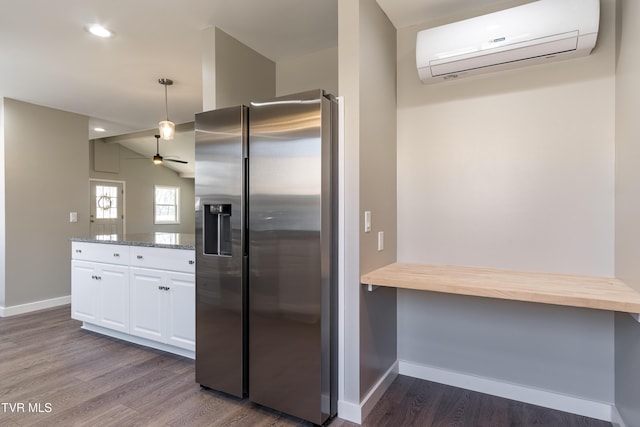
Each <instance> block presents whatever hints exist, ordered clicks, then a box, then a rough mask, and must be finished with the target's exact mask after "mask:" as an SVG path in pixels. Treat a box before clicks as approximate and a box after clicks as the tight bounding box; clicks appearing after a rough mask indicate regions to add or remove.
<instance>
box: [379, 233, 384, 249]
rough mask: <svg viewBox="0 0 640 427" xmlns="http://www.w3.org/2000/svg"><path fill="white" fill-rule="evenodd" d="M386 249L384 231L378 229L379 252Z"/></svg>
mask: <svg viewBox="0 0 640 427" xmlns="http://www.w3.org/2000/svg"><path fill="white" fill-rule="evenodd" d="M382 250H384V231H378V252H380V251H382Z"/></svg>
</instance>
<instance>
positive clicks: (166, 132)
mask: <svg viewBox="0 0 640 427" xmlns="http://www.w3.org/2000/svg"><path fill="white" fill-rule="evenodd" d="M158 83H160V84H161V85H163V86H164V111H165V117H166V119H165V120H163V121H161V122H160V123H158V129H159V131H160V137H161V138H162V139H165V140H169V139H173V136H174V135H175V134H176V125H175V123H173V122H172V121H170V120H169V103H168V102H167V86H171V85H172V84H173V80H171V79H159V80H158Z"/></svg>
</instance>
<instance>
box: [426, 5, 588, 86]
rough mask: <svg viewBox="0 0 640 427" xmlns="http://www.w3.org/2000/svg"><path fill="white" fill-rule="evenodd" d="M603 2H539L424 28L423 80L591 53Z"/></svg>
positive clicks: (466, 74) (502, 68) (440, 78)
mask: <svg viewBox="0 0 640 427" xmlns="http://www.w3.org/2000/svg"><path fill="white" fill-rule="evenodd" d="M599 21H600V0H539V1H535V2H533V3H527V4H524V5H522V6H518V7H514V8H511V9H506V10H502V11H500V12H495V13H490V14H488V15H482V16H478V17H476V18H471V19H466V20H464V21H459V22H454V23H452V24H448V25H443V26H441V27H435V28H430V29H427V30H423V31H420V32H419V33H418V37H417V40H416V63H417V67H418V74H419V76H420V80H422V82H423V83H435V82H439V81H445V80H449V79H456V78H460V77H465V76H471V75H474V74H481V73H489V72H493V71H499V70H505V69H509V68H516V67H522V66H525V65H530V64H538V63H542V62H551V61H557V60H561V59H569V58H575V57H578V56H586V55H589V53H591V50H592V49H593V47H594V46H595V44H596V39H597V38H598V24H599Z"/></svg>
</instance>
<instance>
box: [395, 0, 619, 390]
mask: <svg viewBox="0 0 640 427" xmlns="http://www.w3.org/2000/svg"><path fill="white" fill-rule="evenodd" d="M614 6H615V3H614V2H613V1H611V0H605V1H603V2H602V14H601V27H600V34H599V39H598V44H597V46H596V49H595V50H594V51H593V53H592V55H590V56H588V57H585V58H579V59H574V60H569V61H563V62H556V63H554V64H548V65H540V66H535V67H528V68H522V69H517V70H511V71H506V72H501V73H494V74H490V75H485V76H479V77H476V78H467V79H461V80H459V81H455V82H449V83H440V84H437V85H423V84H421V83H420V81H419V79H418V77H417V72H416V68H415V40H416V33H417V31H419V30H421V29H423V28H427V27H429V26H433V25H437V24H442V23H445V22H430V23H425V25H421V26H419V27H410V28H404V29H401V30H399V31H398V162H397V168H398V259H399V261H403V262H419V263H434V264H453V265H472V266H474V265H475V266H484V267H496V268H511V269H520V270H529V271H546V272H558V273H576V274H587V275H604V276H612V275H613V274H614V268H613V265H614V261H613V259H614V251H613V245H614V239H613V237H614V233H613V230H614V164H615V162H614V149H615V144H614V142H615V141H614V138H615V126H614V125H615V78H614V73H615V69H614V66H615V7H614ZM467 17H469V16H464V15H461V16H456V17H452V18H451V20H452V21H453V20H458V19H463V18H467ZM550 319H552V320H553V321H552V322H551V321H550ZM560 331H561V332H562V333H560ZM613 333H614V329H613V316H612V315H611V313H601V312H595V311H593V312H591V311H588V310H587V311H585V310H573V309H569V308H567V309H565V308H555V307H548V306H545V305H529V304H510V303H506V302H500V303H499V304H495V303H493V302H491V301H485V300H482V299H479V298H465V297H454V296H437V295H432V294H426V293H424V294H421V293H416V292H412V291H399V292H398V357H399V358H400V359H403V360H408V361H411V362H414V363H419V364H423V365H427V366H432V367H436V368H441V369H448V370H452V371H457V372H462V373H467V374H471V375H478V376H484V377H489V378H493V379H499V380H503V381H508V382H512V383H516V384H520V385H524V386H530V387H536V388H540V389H545V390H549V391H557V392H562V393H565V392H566V393H571V394H573V395H575V396H579V397H583V398H586V399H592V400H600V401H606V402H613V399H614V396H613V380H612V378H613V373H614V356H613V351H612V346H613ZM501 337H502V338H501ZM574 337H581V338H582V340H581V342H580V343H578V342H576V341H575V340H574ZM545 343H550V344H545ZM466 355H473V357H469V358H467V357H466ZM481 361H482V362H486V363H481ZM540 362H543V363H545V365H544V369H543V368H542V365H540V364H539V363H540Z"/></svg>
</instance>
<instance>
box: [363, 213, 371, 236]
mask: <svg viewBox="0 0 640 427" xmlns="http://www.w3.org/2000/svg"><path fill="white" fill-rule="evenodd" d="M364 232H365V233H369V232H371V211H364Z"/></svg>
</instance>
